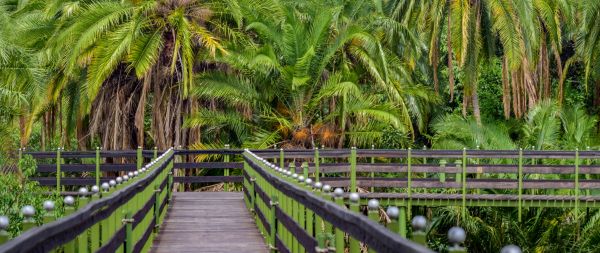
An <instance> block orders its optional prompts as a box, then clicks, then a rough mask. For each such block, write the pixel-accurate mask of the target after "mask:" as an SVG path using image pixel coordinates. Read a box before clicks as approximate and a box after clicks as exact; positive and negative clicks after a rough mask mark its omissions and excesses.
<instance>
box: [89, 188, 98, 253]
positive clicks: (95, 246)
mask: <svg viewBox="0 0 600 253" xmlns="http://www.w3.org/2000/svg"><path fill="white" fill-rule="evenodd" d="M99 198H100V187H98V185H94V186H92V197H91V201H95V200H98V199H99ZM90 235H91V237H92V238H91V240H90V242H91V244H92V245H91V247H90V250H91V252H96V250H98V248H99V247H100V223H99V222H96V223H95V224H94V225H93V226H92V228H91V233H90Z"/></svg>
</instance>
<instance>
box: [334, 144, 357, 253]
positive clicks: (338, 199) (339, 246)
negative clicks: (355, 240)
mask: <svg viewBox="0 0 600 253" xmlns="http://www.w3.org/2000/svg"><path fill="white" fill-rule="evenodd" d="M353 150H355V149H353ZM333 199H334V202H335V203H336V204H337V205H338V206H341V207H346V206H345V205H344V190H342V188H336V189H335V190H334V191H333ZM344 246H345V244H344V231H342V230H341V229H339V228H335V252H337V253H344V249H345V247H344Z"/></svg>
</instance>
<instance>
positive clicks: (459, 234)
mask: <svg viewBox="0 0 600 253" xmlns="http://www.w3.org/2000/svg"><path fill="white" fill-rule="evenodd" d="M466 239H467V233H466V232H465V230H464V229H463V228H461V227H451V228H450V230H448V241H449V242H450V243H452V244H454V246H459V245H460V244H461V243H463V242H464V241H465V240H466Z"/></svg>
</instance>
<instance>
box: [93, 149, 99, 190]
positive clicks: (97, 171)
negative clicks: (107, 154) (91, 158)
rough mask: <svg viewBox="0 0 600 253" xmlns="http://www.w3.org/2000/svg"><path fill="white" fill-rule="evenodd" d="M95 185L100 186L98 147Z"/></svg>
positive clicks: (97, 150)
mask: <svg viewBox="0 0 600 253" xmlns="http://www.w3.org/2000/svg"><path fill="white" fill-rule="evenodd" d="M94 176H96V185H100V147H96V173H95V175H94Z"/></svg>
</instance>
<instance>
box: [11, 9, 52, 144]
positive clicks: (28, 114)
mask: <svg viewBox="0 0 600 253" xmlns="http://www.w3.org/2000/svg"><path fill="white" fill-rule="evenodd" d="M21 8H23V6H22V5H21V4H17V3H16V2H12V1H3V2H0V115H2V117H1V118H0V122H2V127H0V132H2V133H3V134H2V138H3V139H2V141H3V143H11V142H12V141H10V131H11V130H12V129H13V127H14V126H15V125H14V120H15V119H17V118H18V129H19V137H20V146H21V147H23V146H25V145H26V144H27V141H26V140H27V139H28V137H29V136H30V135H31V132H32V130H33V124H34V122H35V120H36V116H37V113H38V112H39V111H40V110H41V109H42V108H41V102H40V101H42V100H43V97H44V96H43V92H44V89H45V87H44V86H45V83H43V81H42V80H43V78H44V76H45V73H46V71H45V69H44V68H43V67H42V66H41V64H40V62H39V61H38V58H37V57H36V54H35V53H34V52H31V51H29V50H28V49H27V48H26V47H23V46H21V45H22V44H21V41H19V40H18V39H19V38H21V37H20V35H21V30H20V29H15V28H19V26H16V24H18V23H20V22H22V21H24V20H26V17H24V16H23V15H20V13H19V11H20V10H21ZM4 148H6V149H10V148H14V147H10V146H7V145H5V146H4Z"/></svg>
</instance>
